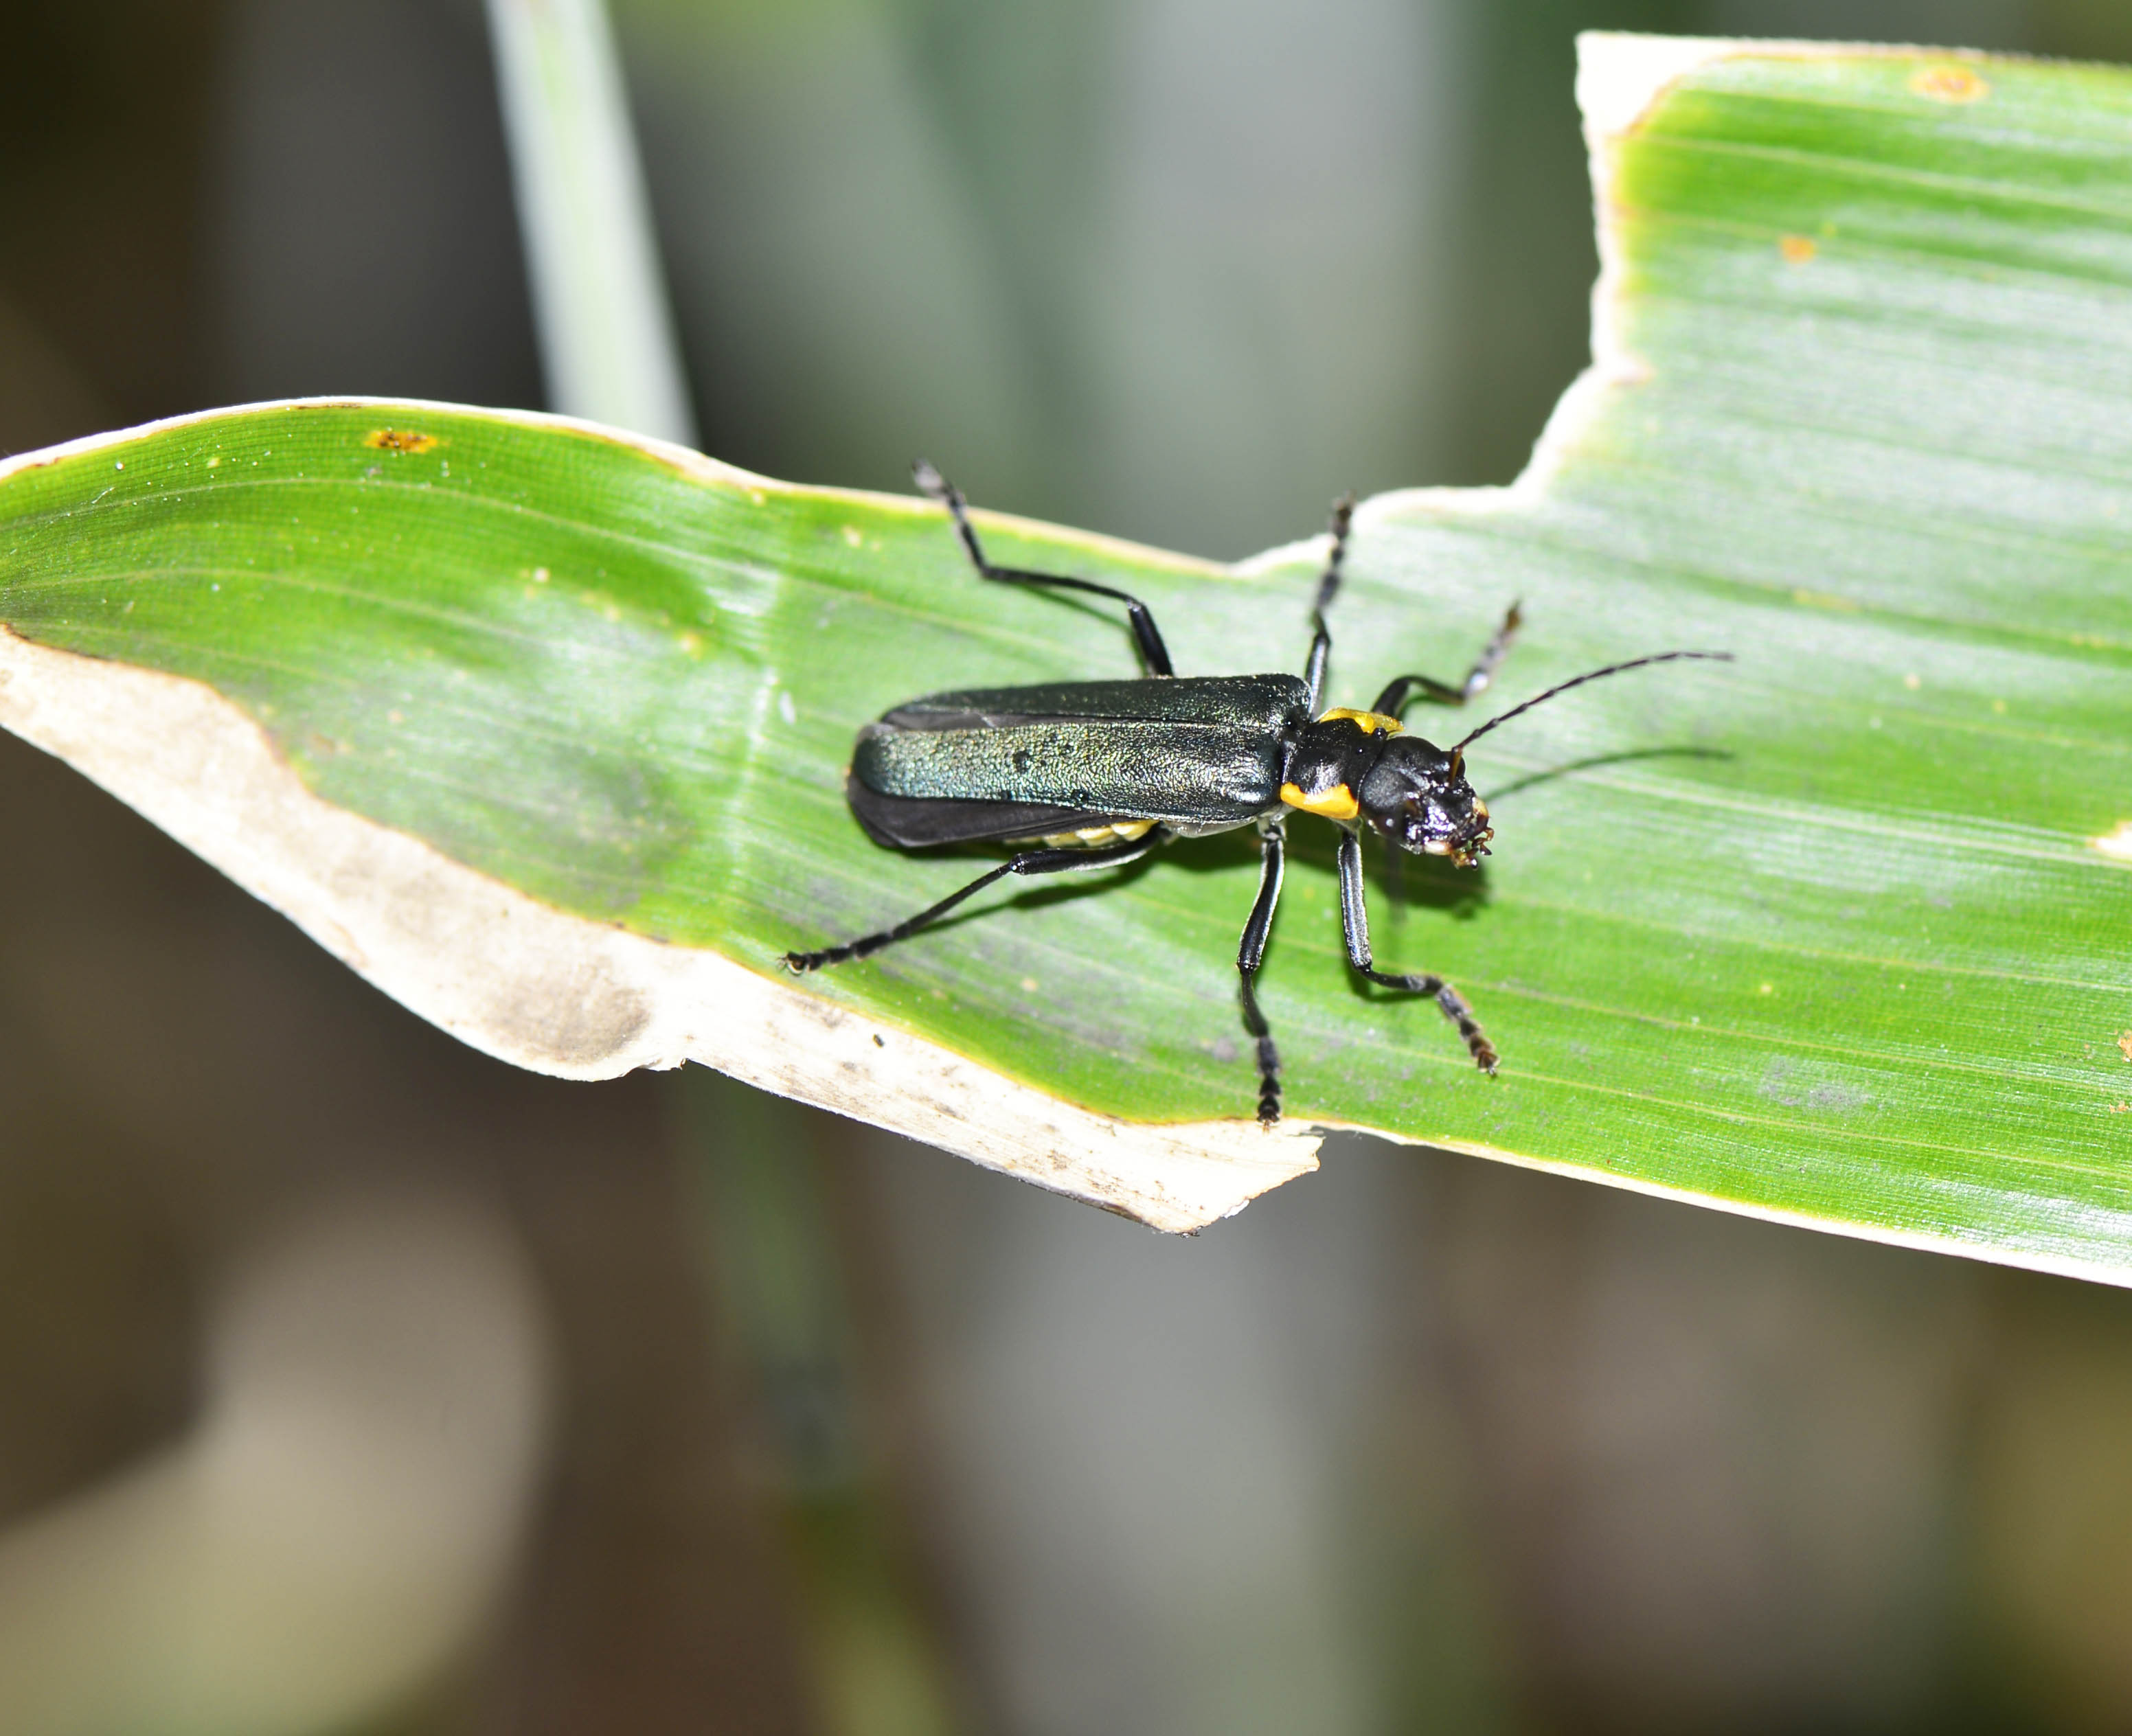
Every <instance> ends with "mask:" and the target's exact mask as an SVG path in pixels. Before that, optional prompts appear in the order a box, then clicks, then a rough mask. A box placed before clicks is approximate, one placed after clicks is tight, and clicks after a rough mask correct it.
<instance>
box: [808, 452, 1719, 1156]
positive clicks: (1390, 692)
mask: <svg viewBox="0 0 2132 1736" xmlns="http://www.w3.org/2000/svg"><path fill="white" fill-rule="evenodd" d="M916 477H917V481H918V486H919V487H920V488H921V489H923V490H924V492H926V493H927V494H929V495H930V496H932V497H933V498H934V500H936V501H939V502H940V503H941V504H942V505H943V506H945V507H946V508H947V509H948V514H949V516H950V517H951V519H952V520H953V524H954V526H955V530H956V532H957V534H958V535H959V536H960V537H961V538H962V542H963V549H964V550H965V551H966V552H967V553H968V555H969V558H970V561H971V563H972V565H973V566H974V567H976V568H977V573H978V576H979V577H980V578H987V579H991V580H993V581H995V582H996V583H1002V584H1016V585H1035V586H1043V587H1050V588H1054V589H1059V590H1068V591H1081V592H1088V593H1091V594H1092V595H1095V596H1097V597H1110V598H1112V599H1113V600H1114V601H1116V602H1121V603H1123V604H1124V605H1125V607H1126V617H1127V620H1128V621H1129V622H1130V624H1131V628H1132V633H1133V637H1134V639H1135V640H1136V641H1137V642H1138V645H1139V646H1140V659H1141V661H1142V663H1143V664H1145V667H1146V671H1147V673H1146V674H1145V675H1144V676H1143V677H1142V678H1141V679H1139V680H1136V681H1073V682H1060V683H1056V684H1053V685H1045V686H1037V687H1012V688H971V689H968V690H965V691H962V692H956V693H934V694H932V695H930V696H929V697H928V698H923V699H914V700H912V701H910V703H908V704H905V705H900V706H898V707H896V709H895V710H893V711H891V712H888V713H887V714H886V716H885V717H881V719H880V720H879V721H878V722H874V723H870V724H868V725H867V727H865V728H864V729H862V731H859V737H858V741H857V746H855V747H854V749H853V750H852V768H851V773H850V776H849V778H848V779H847V782H846V785H845V788H846V792H847V794H848V797H849V798H850V801H851V804H852V813H854V814H855V815H857V818H858V822H859V823H860V825H862V826H863V827H865V828H866V830H867V834H868V835H869V836H870V837H872V839H873V840H874V842H876V843H878V844H885V845H887V846H891V848H894V849H899V850H915V849H922V848H924V847H927V846H933V845H939V844H976V843H1004V844H1007V845H1010V846H1016V850H1015V854H1014V855H1012V856H1010V857H1009V858H1008V859H1007V860H1006V861H1004V862H1002V863H1001V864H1000V865H999V866H997V867H996V868H992V869H991V870H987V872H985V873H983V874H981V875H978V876H977V879H975V880H972V881H971V882H970V883H969V884H968V885H966V886H963V887H962V888H960V889H959V890H957V891H955V892H953V893H951V894H948V896H947V897H946V898H944V899H941V900H940V901H939V903H938V904H931V905H929V906H928V907H927V908H926V909H923V910H921V911H920V912H919V913H918V914H916V915H915V916H913V917H910V918H907V919H905V921H903V922H900V923H896V925H895V926H894V927H893V928H883V929H881V930H879V931H878V932H877V933H872V934H867V935H863V936H862V937H861V938H859V939H857V940H853V941H847V942H844V943H843V945H841V946H835V947H824V948H823V949H822V950H821V951H819V952H788V953H786V954H785V964H786V965H787V966H789V967H790V969H791V970H793V971H795V972H804V971H816V970H819V969H820V968H821V967H822V966H824V965H833V964H841V963H843V962H845V961H846V960H848V959H853V958H864V957H867V955H868V954H869V953H873V952H879V951H881V948H882V947H888V946H893V945H894V944H895V943H896V942H898V941H900V940H905V939H907V938H910V936H911V935H913V934H915V933H917V932H918V931H919V930H920V929H921V928H924V927H925V926H926V925H927V924H928V923H933V922H936V921H938V920H939V918H941V917H943V916H945V915H946V914H948V912H949V911H950V910H953V909H954V908H955V907H956V906H957V905H958V904H961V903H962V902H963V899H967V898H968V897H970V896H971V895H972V894H973V893H977V892H980V891H982V890H984V888H986V887H987V886H989V885H992V883H993V882H994V881H995V880H1000V879H1002V878H1004V877H1005V876H1006V875H1010V874H1020V875H1035V874H1060V873H1066V872H1071V871H1074V870H1088V869H1097V868H1114V867H1118V866H1122V865H1123V864H1125V863H1127V862H1132V861H1138V860H1139V859H1140V857H1142V856H1145V855H1146V854H1147V853H1148V852H1149V851H1151V850H1153V849H1154V848H1155V846H1157V845H1159V844H1162V843H1165V842H1168V841H1169V839H1171V838H1174V837H1204V836H1206V835H1207V834H1208V833H1209V832H1230V831H1234V830H1235V829H1236V828H1237V827H1243V826H1255V827H1257V828H1258V833H1259V841H1260V842H1259V848H1260V873H1259V892H1258V897H1257V899H1256V900H1255V901H1254V902H1253V904H1252V905H1251V915H1250V917H1249V918H1248V919H1247V920H1246V922H1245V923H1244V933H1243V939H1242V942H1241V944H1240V945H1239V946H1238V947H1237V949H1236V970H1237V971H1238V973H1239V975H1240V976H1241V991H1242V1002H1243V1018H1244V1026H1245V1029H1246V1030H1248V1031H1249V1032H1250V1033H1251V1036H1252V1038H1253V1039H1254V1040H1255V1042H1256V1045H1257V1058H1258V1068H1259V1103H1258V1118H1259V1120H1260V1121H1262V1122H1268V1123H1270V1122H1273V1121H1275V1120H1279V1119H1280V1053H1279V1051H1278V1050H1277V1049H1276V1048H1275V1046H1274V1040H1273V1033H1272V1032H1271V1031H1270V1029H1268V1028H1267V1025H1266V1022H1265V1016H1264V1015H1263V1014H1261V1013H1260V1010H1259V1005H1258V997H1257V995H1256V991H1255V988H1254V983H1255V980H1256V976H1257V975H1258V970H1259V965H1260V961H1261V960H1262V959H1263V958H1264V957H1265V947H1266V938H1267V936H1268V934H1269V933H1270V931H1271V929H1272V928H1273V914H1274V907H1275V904H1278V903H1279V901H1280V880H1281V864H1282V857H1283V852H1284V847H1285V832H1284V828H1285V827H1286V826H1287V823H1288V821H1289V816H1290V815H1292V814H1296V813H1307V814H1315V815H1317V816H1318V817H1319V818H1322V819H1327V820H1330V821H1332V822H1333V824H1335V825H1336V826H1337V827H1339V828H1340V832H1341V837H1340V844H1339V856H1338V861H1339V872H1340V922H1341V928H1342V933H1343V934H1344V935H1345V937H1346V939H1347V961H1348V962H1349V963H1350V964H1351V965H1352V966H1354V968H1355V970H1356V971H1357V972H1358V973H1359V974H1360V975H1361V976H1365V977H1366V978H1367V979H1368V980H1369V981H1371V982H1374V983H1377V984H1381V985H1382V986H1384V987H1385V988H1388V989H1398V990H1404V991H1405V992H1406V993H1408V994H1413V995H1431V996H1433V997H1434V999H1435V1001H1436V1004H1437V1005H1438V1007H1440V1008H1441V1009H1443V1016H1444V1017H1445V1018H1447V1019H1449V1020H1450V1021H1451V1022H1452V1023H1453V1024H1454V1025H1456V1026H1457V1029H1458V1034H1459V1035H1460V1036H1461V1037H1462V1038H1464V1039H1465V1041H1466V1047H1467V1051H1468V1052H1469V1053H1471V1054H1472V1057H1473V1060H1474V1063H1475V1065H1477V1066H1478V1067H1481V1069H1483V1070H1484V1071H1485V1072H1491V1073H1492V1072H1495V1070H1496V1050H1495V1047H1494V1045H1493V1044H1491V1043H1490V1042H1489V1041H1488V1038H1487V1037H1486V1033H1483V1032H1482V1030H1481V1026H1480V1023H1479V1021H1478V1020H1477V1019H1475V1018H1474V1017H1473V1012H1472V1009H1471V1008H1470V1007H1468V1006H1467V1005H1466V1002H1465V1000H1464V999H1463V998H1462V996H1461V995H1459V993H1458V991H1457V990H1456V989H1454V988H1453V987H1452V986H1451V985H1450V984H1449V983H1448V982H1446V981H1444V980H1443V978H1442V977H1440V976H1430V975H1427V974H1423V973H1415V974H1412V975H1400V974H1396V973H1393V972H1389V971H1380V970H1378V969H1377V968H1376V964H1375V962H1374V960H1373V958H1372V957H1371V952H1370V928H1369V918H1368V914H1367V912H1366V910H1365V909H1364V907H1363V903H1362V847H1361V833H1362V831H1363V828H1364V827H1367V828H1369V829H1370V830H1371V831H1372V832H1376V833H1377V834H1378V835H1379V836H1381V837H1383V838H1385V840H1386V841H1387V842H1390V843H1391V844H1394V845H1396V846H1398V847H1399V848H1400V849H1401V850H1406V851H1413V852H1414V854H1416V855H1423V856H1447V857H1448V858H1449V859H1450V860H1451V861H1453V862H1454V863H1456V864H1457V865H1458V866H1460V867H1462V868H1470V867H1472V866H1473V865H1474V864H1475V863H1476V862H1477V861H1479V860H1480V858H1481V857H1482V856H1486V854H1487V853H1488V841H1489V839H1490V838H1491V837H1493V836H1494V833H1493V832H1492V830H1491V827H1490V826H1489V823H1488V808H1487V804H1486V803H1484V802H1483V801H1481V798H1480V797H1479V796H1477V795H1476V794H1474V793H1473V787H1472V784H1469V783H1467V780H1466V762H1465V749H1466V747H1467V744H1468V743H1470V742H1472V741H1474V740H1476V739H1477V737H1479V736H1484V735H1486V733H1487V732H1488V731H1490V730H1491V729H1493V728H1495V727H1496V726H1497V725H1498V724H1500V723H1504V722H1508V721H1509V720H1510V718H1512V717H1516V716H1518V715H1519V713H1520V712H1525V711H1529V710H1530V709H1531V708H1532V707H1534V706H1535V705H1538V704H1539V703H1540V702H1541V701H1542V700H1545V699H1551V698H1553V697H1554V696H1555V695H1556V694H1557V693H1565V692H1567V691H1568V689H1569V688H1573V687H1581V686H1582V685H1583V684H1584V683H1586V682H1587V681H1597V679H1600V678H1601V676H1604V675H1618V674H1621V672H1622V671H1624V670H1625V669H1642V668H1644V667H1645V666H1646V665H1648V664H1654V663H1672V662H1676V661H1678V660H1680V659H1685V658H1707V659H1729V658H1730V655H1731V654H1730V653H1729V652H1725V651H1663V652H1660V653H1659V654H1658V655H1654V656H1649V657H1637V658H1634V659H1630V661H1628V662H1626V663H1614V664H1607V665H1606V667H1605V668H1603V669H1593V670H1591V671H1590V672H1589V673H1587V674H1582V675H1579V676H1577V677H1576V678H1575V679H1573V680H1569V681H1565V682H1563V683H1559V684H1558V685H1557V686H1554V687H1551V688H1548V689H1547V690H1546V691H1545V692H1544V693H1539V694H1537V695H1535V696H1534V698H1530V699H1528V700H1526V701H1525V703H1524V704H1522V705H1518V706H1514V707H1511V708H1510V710H1509V711H1506V712H1500V713H1498V714H1497V715H1496V717H1491V718H1490V719H1489V720H1488V721H1487V722H1486V723H1483V724H1482V725H1481V727H1479V728H1478V729H1477V730H1474V731H1472V733H1470V734H1469V735H1467V736H1466V737H1465V738H1464V739H1463V740H1462V741H1457V742H1456V743H1454V744H1453V746H1450V747H1448V748H1443V747H1438V746H1435V745H1434V744H1433V743H1431V742H1429V741H1423V740H1422V739H1421V738H1420V737H1419V736H1410V735H1409V734H1407V733H1406V731H1405V726H1404V725H1403V724H1402V723H1401V722H1400V717H1401V714H1402V713H1403V712H1404V711H1405V708H1406V707H1407V705H1408V703H1409V702H1410V701H1412V700H1413V699H1414V698H1428V699H1433V700H1435V701H1437V702H1438V703H1441V704H1445V705H1463V704H1465V703H1467V701H1468V700H1470V699H1472V698H1474V697H1475V696H1476V695H1477V694H1479V693H1483V692H1485V691H1486V689H1487V688H1488V687H1489V685H1490V683H1491V682H1492V681H1493V680H1494V679H1495V674H1496V666H1497V665H1498V664H1500V663H1501V661H1502V659H1503V655H1504V653H1505V652H1506V651H1507V650H1509V649H1510V642H1511V640H1512V639H1513V638H1514V637H1515V635H1516V633H1517V631H1518V626H1519V613H1518V610H1517V608H1516V607H1515V606H1514V607H1512V608H1511V609H1510V612H1509V614H1508V615H1506V616H1505V617H1504V618H1503V624H1502V626H1501V627H1500V628H1499V629H1498V630H1497V631H1496V635H1495V637H1494V638H1492V639H1491V640H1489V641H1488V644H1487V646H1486V649H1485V650H1482V651H1481V655H1480V656H1479V657H1478V658H1477V659H1475V660H1474V663H1473V666H1472V668H1471V669H1468V670H1467V672H1466V678H1465V679H1464V680H1462V681H1461V682H1458V683H1447V682H1442V681H1438V680H1436V679H1433V678H1432V677H1430V676H1428V675H1418V674H1409V675H1400V676H1398V677H1396V678H1395V679H1393V680H1392V681H1391V682H1390V684H1388V685H1387V686H1386V687H1385V690H1384V691H1383V692H1382V693H1380V694H1378V695H1377V698H1376V703H1374V704H1372V705H1371V707H1370V708H1369V709H1368V710H1367V711H1366V712H1364V711H1352V710H1349V709H1347V707H1333V708H1332V709H1331V710H1329V711H1323V712H1321V711H1320V710H1319V709H1318V704H1319V698H1320V695H1321V693H1322V691H1323V687H1324V682H1325V667H1326V661H1327V659H1328V657H1329V656H1330V655H1331V653H1332V632H1331V630H1330V629H1329V628H1328V626H1327V625H1326V621H1325V611H1326V610H1327V609H1328V607H1331V605H1332V598H1333V597H1334V595H1335V593H1337V592H1338V590H1339V588H1340V572H1341V564H1342V561H1343V560H1344V559H1345V558H1346V555H1347V527H1348V519H1349V516H1350V514H1351V512H1352V508H1353V501H1352V500H1343V501H1340V502H1339V503H1338V504H1337V506H1335V507H1334V508H1333V509H1332V548H1331V550H1330V552H1329V554H1328V556H1327V559H1326V563H1325V571H1324V573H1323V576H1322V577H1321V578H1319V580H1318V597H1317V601H1316V602H1315V603H1314V604H1313V606H1312V608H1311V616H1310V619H1311V627H1312V636H1311V641H1310V654H1309V656H1308V659H1306V661H1305V663H1304V671H1303V674H1301V675H1204V676H1184V677H1180V676H1178V675H1177V674H1174V673H1173V672H1172V670H1171V668H1170V664H1169V650H1168V648H1167V647H1166V646H1164V644H1163V640H1162V635H1161V633H1160V631H1158V629H1157V628H1156V626H1155V617H1154V616H1152V615H1151V614H1150V613H1149V611H1148V609H1147V607H1146V605H1145V604H1144V603H1142V602H1140V601H1139V599H1138V598H1136V597H1130V596H1128V595H1126V592H1122V591H1119V590H1115V589H1113V588H1112V587H1110V586H1108V585H1100V584H1097V583H1093V582H1092V581H1091V580H1088V579H1085V578H1068V577H1067V576H1065V575H1064V574H1062V573H1025V572H1021V571H1019V570H1017V569H1016V568H1009V567H996V566H994V565H992V563H991V562H989V561H988V560H987V559H985V552H984V548H983V545H982V544H980V543H979V542H978V540H977V532H976V530H973V529H972V526H971V524H970V519H969V514H968V511H966V510H965V508H964V505H963V496H962V495H961V494H960V493H959V492H958V491H957V490H956V489H955V488H954V487H953V486H952V485H950V484H949V483H948V482H947V481H946V480H945V479H944V477H942V476H941V475H940V473H939V472H938V471H937V470H935V469H934V468H933V467H932V466H931V465H930V464H925V463H920V465H919V466H918V467H917V469H916Z"/></svg>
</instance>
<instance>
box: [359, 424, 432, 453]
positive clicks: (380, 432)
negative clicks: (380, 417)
mask: <svg viewBox="0 0 2132 1736" xmlns="http://www.w3.org/2000/svg"><path fill="white" fill-rule="evenodd" d="M363 444H364V445H366V446H370V447H374V448H377V450H378V451H379V452H396V453H400V454H401V455H402V456H403V457H406V458H413V457H415V456H417V455H419V454H420V453H425V452H428V451H430V449H431V448H434V447H435V445H436V444H437V437H436V436H435V434H419V433H417V432H416V431H415V429H411V428H373V429H371V430H370V432H369V433H368V434H365V435H364V436H363Z"/></svg>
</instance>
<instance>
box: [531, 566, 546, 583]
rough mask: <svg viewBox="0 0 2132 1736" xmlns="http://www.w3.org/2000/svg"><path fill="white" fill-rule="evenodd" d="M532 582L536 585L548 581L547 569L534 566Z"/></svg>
mask: <svg viewBox="0 0 2132 1736" xmlns="http://www.w3.org/2000/svg"><path fill="white" fill-rule="evenodd" d="M533 583H535V584H536V585H545V584H546V583H548V569H547V568H545V567H535V568H534V569H533Z"/></svg>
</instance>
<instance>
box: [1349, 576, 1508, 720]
mask: <svg viewBox="0 0 2132 1736" xmlns="http://www.w3.org/2000/svg"><path fill="white" fill-rule="evenodd" d="M1519 607H1520V605H1518V604H1516V603H1512V604H1511V605H1510V613H1509V614H1507V615H1505V616H1504V617H1503V624H1502V626H1500V627H1498V628H1496V636H1495V637H1494V638H1493V639H1491V640H1489V641H1488V645H1487V649H1486V650H1484V651H1482V652H1481V655H1479V656H1478V657H1477V658H1475V659H1473V667H1472V669H1468V670H1467V672H1466V679H1464V680H1463V681H1462V682H1460V683H1458V685H1457V686H1456V687H1451V686H1448V685H1447V684H1445V683H1443V682H1441V681H1438V680H1437V679H1435V678H1434V677H1433V676H1429V675H1401V676H1399V677H1397V678H1396V679H1394V680H1393V682H1392V683H1391V684H1390V686H1389V687H1387V688H1385V690H1384V692H1382V693H1380V694H1378V695H1377V703H1376V704H1375V705H1373V706H1371V707H1370V709H1371V711H1373V712H1383V713H1384V715H1385V716H1386V717H1398V716H1399V714H1400V712H1402V711H1404V710H1405V708H1406V703H1407V698H1408V695H1409V691H1410V690H1411V689H1414V688H1419V689H1420V691H1421V696H1422V697H1423V698H1424V699H1433V700H1435V701H1436V702H1437V703H1438V704H1439V705H1463V704H1465V703H1466V702H1467V700H1468V699H1472V698H1477V697H1478V696H1480V695H1481V694H1482V693H1486V692H1487V690H1488V684H1489V683H1491V682H1492V681H1493V680H1494V679H1496V664H1499V663H1501V661H1502V660H1503V656H1504V654H1505V652H1507V651H1508V650H1510V641H1511V640H1514V639H1515V638H1516V637H1517V636H1518V625H1519V622H1520V621H1521V620H1522V618H1523V617H1522V616H1520V614H1519V612H1518V610H1519Z"/></svg>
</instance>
